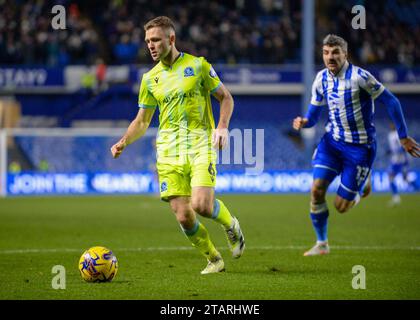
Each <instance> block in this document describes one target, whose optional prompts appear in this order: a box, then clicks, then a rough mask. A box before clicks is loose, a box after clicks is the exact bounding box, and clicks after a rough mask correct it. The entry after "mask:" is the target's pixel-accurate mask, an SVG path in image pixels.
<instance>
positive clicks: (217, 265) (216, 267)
mask: <svg viewBox="0 0 420 320" xmlns="http://www.w3.org/2000/svg"><path fill="white" fill-rule="evenodd" d="M207 261H208V264H207V266H206V267H205V268H204V269H203V270H202V271H201V274H210V273H218V272H223V271H225V263H224V261H223V258H222V256H221V255H218V256H217V257H216V258H215V259H214V260H213V261H210V260H207Z"/></svg>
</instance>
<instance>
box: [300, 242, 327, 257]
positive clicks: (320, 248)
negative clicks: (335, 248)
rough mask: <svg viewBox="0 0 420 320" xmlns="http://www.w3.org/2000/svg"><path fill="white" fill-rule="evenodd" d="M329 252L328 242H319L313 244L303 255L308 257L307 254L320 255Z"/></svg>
mask: <svg viewBox="0 0 420 320" xmlns="http://www.w3.org/2000/svg"><path fill="white" fill-rule="evenodd" d="M329 253H330V246H329V245H328V242H320V243H317V244H316V245H314V246H313V247H312V248H311V249H309V250H308V251H306V252H305V253H304V254H303V256H305V257H309V256H320V255H324V254H329Z"/></svg>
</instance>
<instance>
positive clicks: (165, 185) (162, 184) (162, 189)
mask: <svg viewBox="0 0 420 320" xmlns="http://www.w3.org/2000/svg"><path fill="white" fill-rule="evenodd" d="M166 190H168V184H167V183H166V181H163V182H162V183H161V185H160V191H161V192H164V191H166Z"/></svg>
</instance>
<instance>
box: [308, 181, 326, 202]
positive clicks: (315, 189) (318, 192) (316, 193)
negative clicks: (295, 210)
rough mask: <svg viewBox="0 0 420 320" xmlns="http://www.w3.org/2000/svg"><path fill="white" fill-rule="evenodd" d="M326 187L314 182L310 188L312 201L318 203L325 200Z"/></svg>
mask: <svg viewBox="0 0 420 320" xmlns="http://www.w3.org/2000/svg"><path fill="white" fill-rule="evenodd" d="M325 193H326V189H325V187H323V186H322V185H319V184H316V183H314V184H313V185H312V188H311V196H312V201H313V202H315V203H319V202H322V201H324V200H325Z"/></svg>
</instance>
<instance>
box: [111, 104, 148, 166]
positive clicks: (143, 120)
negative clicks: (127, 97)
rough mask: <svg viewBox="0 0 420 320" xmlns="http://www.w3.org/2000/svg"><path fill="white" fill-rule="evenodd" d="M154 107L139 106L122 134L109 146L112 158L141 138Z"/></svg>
mask: <svg viewBox="0 0 420 320" xmlns="http://www.w3.org/2000/svg"><path fill="white" fill-rule="evenodd" d="M154 113H155V109H154V108H153V109H151V108H150V109H145V108H140V110H139V112H138V113H137V116H136V118H135V119H134V120H133V121H132V122H131V123H130V125H129V126H128V129H127V132H126V133H125V134H124V136H123V137H122V138H121V139H120V140H119V141H118V142H117V143H116V144H114V145H113V146H112V147H111V153H112V156H113V157H114V158H118V157H119V156H120V155H121V153H122V152H123V151H124V149H125V147H127V146H128V145H129V144H131V143H133V142H134V141H136V140H137V139H139V138H141V137H142V136H143V135H144V134H145V133H146V130H147V128H148V127H149V125H150V122H151V121H152V118H153V114H154Z"/></svg>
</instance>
